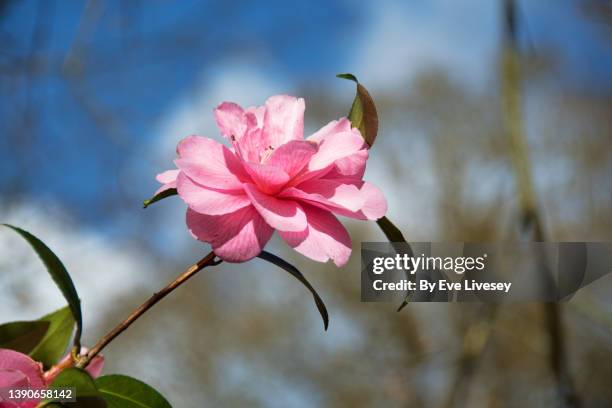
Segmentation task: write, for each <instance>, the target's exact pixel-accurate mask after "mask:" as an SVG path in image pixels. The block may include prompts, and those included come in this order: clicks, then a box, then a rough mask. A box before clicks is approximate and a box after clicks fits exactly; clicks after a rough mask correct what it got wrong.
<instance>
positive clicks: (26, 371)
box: [0, 348, 104, 408]
mask: <svg viewBox="0 0 612 408" xmlns="http://www.w3.org/2000/svg"><path fill="white" fill-rule="evenodd" d="M86 351H87V350H86V349H84V348H83V349H81V353H84V352H86ZM72 365H73V360H72V356H71V355H70V354H68V355H67V356H66V357H64V358H63V359H62V360H61V361H60V362H59V363H57V365H55V366H53V367H51V368H50V369H49V370H48V371H47V372H43V365H42V364H41V363H39V362H37V361H34V360H32V359H31V358H30V357H29V356H27V355H25V354H22V353H20V352H18V351H14V350H9V349H0V389H4V391H5V392H3V394H2V395H1V396H0V408H33V407H36V405H37V404H38V402H39V399H32V400H28V401H22V402H18V401H2V397H5V399H6V397H7V391H6V390H7V389H10V388H12V389H46V388H47V387H48V386H49V384H51V382H52V381H53V379H54V378H55V377H56V376H57V375H58V374H59V373H60V372H61V371H62V370H63V369H66V368H68V367H71V366H72ZM103 365H104V358H103V357H102V356H97V357H95V358H94V359H93V360H92V361H91V362H90V364H89V365H88V366H87V371H88V372H89V374H90V375H91V376H92V377H94V378H95V377H98V376H99V375H100V372H101V371H102V367H103Z"/></svg>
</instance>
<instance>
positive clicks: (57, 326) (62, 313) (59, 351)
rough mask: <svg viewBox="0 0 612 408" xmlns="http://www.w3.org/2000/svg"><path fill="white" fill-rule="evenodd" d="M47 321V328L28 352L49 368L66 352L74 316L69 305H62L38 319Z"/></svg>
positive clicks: (72, 329)
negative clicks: (60, 307)
mask: <svg viewBox="0 0 612 408" xmlns="http://www.w3.org/2000/svg"><path fill="white" fill-rule="evenodd" d="M39 320H40V321H42V322H47V324H48V325H49V328H48V330H47V332H46V334H45V336H44V337H43V338H42V340H41V341H40V342H39V343H38V345H37V346H36V347H35V348H34V350H32V351H31V352H30V353H29V354H30V357H32V358H33V359H34V360H36V361H40V362H41V363H43V365H44V366H45V368H49V367H51V366H52V365H54V364H55V363H57V362H58V361H59V359H60V358H62V356H63V355H64V353H65V352H66V349H67V348H68V344H69V343H70V338H71V337H72V332H73V331H74V323H75V322H74V318H73V317H72V313H71V311H70V308H69V307H67V306H66V307H64V308H62V309H59V310H57V311H55V312H53V313H50V314H48V315H46V316H43V317H41V318H40V319H39Z"/></svg>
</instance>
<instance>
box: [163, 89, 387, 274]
mask: <svg viewBox="0 0 612 408" xmlns="http://www.w3.org/2000/svg"><path fill="white" fill-rule="evenodd" d="M214 113H215V118H216V121H217V125H218V127H219V130H220V131H221V134H222V135H223V136H224V137H226V138H227V139H229V141H231V144H232V147H231V148H228V147H226V146H224V145H223V144H221V143H218V142H216V141H214V140H212V139H209V138H206V137H199V136H190V137H187V138H185V139H183V140H182V141H181V142H179V144H178V146H177V153H178V158H177V159H176V160H175V164H176V166H177V167H178V169H176V170H169V171H166V172H164V173H161V174H159V175H158V176H157V180H158V181H159V182H160V183H162V184H163V186H162V187H161V188H160V190H158V193H159V192H161V191H164V190H166V189H169V188H176V189H177V191H178V194H179V196H180V197H181V198H182V199H183V200H184V201H185V203H186V204H187V206H188V209H187V226H188V228H189V231H190V232H191V234H192V235H193V236H194V237H195V238H197V239H199V240H201V241H204V242H208V243H210V244H211V246H212V248H213V250H214V251H215V254H216V255H217V256H219V257H220V258H221V259H224V260H226V261H229V262H243V261H247V260H249V259H251V258H253V257H255V256H257V255H258V254H259V253H260V252H261V250H262V249H263V247H264V246H265V244H266V243H267V242H268V240H269V239H270V237H271V236H272V234H273V232H274V230H277V231H278V233H279V235H280V236H281V237H282V238H283V240H285V242H287V243H288V244H289V245H290V246H292V247H293V248H295V249H296V250H297V251H298V252H300V253H301V254H303V255H305V256H307V257H309V258H312V259H314V260H316V261H320V262H325V261H327V260H329V259H332V260H333V262H334V263H335V264H336V265H338V266H342V265H344V264H345V263H346V262H347V261H348V258H349V256H350V254H351V239H350V237H349V235H348V233H347V231H346V229H345V228H344V226H343V225H342V224H341V223H340V222H339V221H338V219H337V218H336V217H335V216H334V214H338V215H343V216H346V217H351V218H356V219H361V220H375V219H378V218H380V217H382V216H383V215H385V212H386V210H387V203H386V200H385V198H384V196H383V194H382V192H381V191H380V190H379V189H378V188H376V187H375V186H373V185H372V184H369V183H367V182H364V181H363V180H362V178H363V174H364V172H365V166H366V160H367V158H368V150H367V144H365V143H364V140H363V138H362V137H361V134H360V133H359V130H357V129H355V128H352V127H351V124H350V122H349V120H348V119H346V118H342V119H340V120H337V121H332V122H330V123H329V124H327V125H326V126H324V127H323V128H321V129H320V130H319V131H317V132H316V133H314V134H313V135H311V136H309V137H308V138H306V139H304V100H303V99H301V98H299V99H298V98H295V97H292V96H287V95H277V96H273V97H271V98H269V99H268V100H267V101H266V104H265V105H264V106H260V107H251V108H248V109H242V108H241V107H240V106H238V105H236V104H234V103H229V102H224V103H222V104H221V105H219V106H218V107H217V108H216V109H215V111H214Z"/></svg>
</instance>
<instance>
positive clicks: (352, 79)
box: [336, 72, 359, 83]
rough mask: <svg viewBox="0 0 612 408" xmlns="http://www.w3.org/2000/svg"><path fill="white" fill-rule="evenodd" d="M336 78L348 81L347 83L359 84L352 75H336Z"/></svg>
mask: <svg viewBox="0 0 612 408" xmlns="http://www.w3.org/2000/svg"><path fill="white" fill-rule="evenodd" d="M336 78H341V79H348V80H349V81H353V82H355V83H359V81H358V80H357V77H356V76H355V75H353V74H350V73H348V72H347V73H344V74H338V75H336Z"/></svg>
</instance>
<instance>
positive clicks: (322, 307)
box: [257, 251, 329, 330]
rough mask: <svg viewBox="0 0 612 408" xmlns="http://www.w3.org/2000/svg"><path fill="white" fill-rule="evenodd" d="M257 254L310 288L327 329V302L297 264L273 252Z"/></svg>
mask: <svg viewBox="0 0 612 408" xmlns="http://www.w3.org/2000/svg"><path fill="white" fill-rule="evenodd" d="M257 256H258V257H259V258H261V259H263V260H264V261H268V262H271V263H273V264H274V265H276V266H278V267H279V268H282V269H284V270H285V271H287V272H289V273H290V274H291V275H293V276H294V277H295V278H296V279H297V280H299V281H300V282H302V284H303V285H304V286H306V288H308V290H309V291H310V292H311V293H312V297H313V298H314V301H315V304H316V305H317V309H319V313H320V314H321V318H322V319H323V326H324V327H325V330H327V326H329V315H328V313H327V308H326V307H325V303H323V299H321V297H320V296H319V294H318V293H317V291H316V290H315V289H314V288H313V287H312V285H311V284H310V282H308V281H307V280H306V278H305V277H304V275H302V273H301V272H300V271H299V270H298V269H297V268H296V267H295V266H293V265H291V264H290V263H289V262H287V261H285V260H284V259H282V258H279V257H278V256H276V255H274V254H271V253H269V252H266V251H261V253H260V254H259V255H257Z"/></svg>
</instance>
